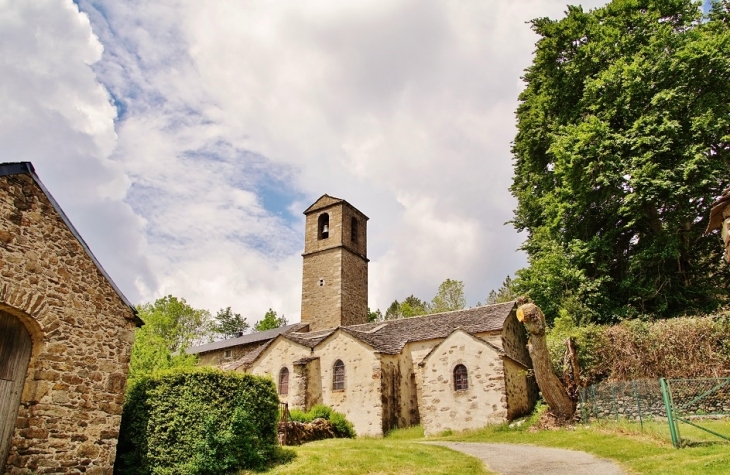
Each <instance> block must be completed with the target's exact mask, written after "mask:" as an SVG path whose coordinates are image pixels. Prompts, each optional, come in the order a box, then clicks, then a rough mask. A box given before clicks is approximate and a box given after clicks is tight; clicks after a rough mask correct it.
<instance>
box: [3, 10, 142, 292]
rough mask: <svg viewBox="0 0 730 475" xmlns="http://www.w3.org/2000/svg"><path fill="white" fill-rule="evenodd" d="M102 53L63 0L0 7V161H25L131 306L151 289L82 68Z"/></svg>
mask: <svg viewBox="0 0 730 475" xmlns="http://www.w3.org/2000/svg"><path fill="white" fill-rule="evenodd" d="M103 50H104V48H103V47H102V45H101V43H100V42H99V40H98V38H97V37H96V36H95V35H94V34H93V32H92V29H91V24H90V22H89V18H88V17H87V16H86V15H85V14H82V13H79V10H78V8H77V7H76V5H75V4H74V3H73V2H71V0H67V1H57V0H53V1H51V0H47V1H42V0H38V1H33V2H25V1H20V0H17V1H10V0H2V1H0V57H2V58H3V60H2V61H0V85H1V86H2V87H0V103H2V105H3V106H2V107H0V160H2V161H6V162H15V161H32V162H33V164H34V166H35V168H36V171H37V172H38V174H39V175H40V177H41V179H42V180H43V181H44V183H45V184H46V186H47V187H48V188H49V190H51V192H52V193H53V195H54V197H55V198H56V200H57V201H58V202H59V203H60V205H61V206H62V207H63V208H64V210H65V211H66V213H67V214H68V215H69V217H70V219H71V221H72V222H73V223H74V225H75V226H76V227H77V228H78V229H79V231H80V233H81V234H82V236H83V237H84V239H85V240H86V242H87V243H88V244H89V246H90V247H91V249H92V251H93V252H94V253H95V254H96V256H97V257H98V258H99V260H100V261H101V263H102V265H104V266H105V268H106V269H107V271H108V272H109V273H110V274H111V275H112V276H113V278H114V279H115V281H116V282H117V284H119V285H120V286H121V287H122V288H124V289H126V291H127V292H126V293H127V294H128V296H129V297H130V298H132V299H136V298H139V295H138V294H135V292H134V289H135V286H134V282H135V281H139V282H142V283H145V285H147V286H150V287H155V286H156V284H155V280H154V275H153V274H152V272H151V271H150V269H149V268H148V266H147V260H146V258H145V257H144V236H143V234H142V232H141V231H142V228H141V224H142V222H141V219H140V218H139V217H138V216H136V215H135V214H134V213H133V212H132V210H131V208H130V207H129V205H127V204H125V203H124V202H123V201H122V199H123V198H124V196H125V195H126V190H127V188H128V187H129V185H130V180H129V178H128V177H127V176H126V175H125V174H124V172H123V170H122V168H121V167H120V166H119V165H118V164H115V163H113V162H111V161H110V160H109V159H108V157H109V155H110V154H111V152H112V150H113V149H114V147H115V144H116V134H115V132H114V118H115V116H116V111H115V110H114V108H113V107H112V106H111V104H110V103H109V96H108V94H107V92H106V90H105V89H104V87H103V86H102V85H101V84H100V83H99V82H98V81H97V80H96V78H95V75H94V72H93V71H92V69H91V68H90V67H89V65H91V64H93V63H94V62H96V61H98V60H99V59H100V58H101V56H102V52H103Z"/></svg>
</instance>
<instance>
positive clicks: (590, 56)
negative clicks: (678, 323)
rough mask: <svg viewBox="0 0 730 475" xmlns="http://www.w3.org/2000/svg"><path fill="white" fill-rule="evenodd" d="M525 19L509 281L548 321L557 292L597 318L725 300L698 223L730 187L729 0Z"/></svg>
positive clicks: (713, 255) (726, 278) (633, 5)
mask: <svg viewBox="0 0 730 475" xmlns="http://www.w3.org/2000/svg"><path fill="white" fill-rule="evenodd" d="M532 27H533V29H534V31H535V32H536V33H537V34H538V35H540V37H541V38H540V40H539V41H538V42H537V49H536V53H535V58H534V62H533V64H532V66H530V67H529V68H528V69H527V71H526V73H525V76H524V81H525V82H526V89H525V90H524V92H523V93H522V94H521V95H520V105H519V107H518V109H517V119H518V133H517V136H516V138H515V141H514V147H513V153H514V156H515V176H514V181H513V184H512V186H511V191H512V193H513V194H514V196H515V197H516V198H517V200H518V207H517V209H516V210H515V216H514V220H513V223H514V225H515V227H516V228H517V229H518V230H520V231H527V233H528V238H527V241H526V242H525V244H524V247H523V249H524V250H526V252H527V254H528V259H529V264H530V266H529V267H528V268H527V269H523V270H521V271H519V272H518V274H517V279H516V282H515V287H516V290H517V291H520V292H526V293H528V294H529V295H530V296H531V297H532V298H533V300H534V301H535V302H536V303H537V304H538V305H539V306H540V307H542V308H543V310H544V311H545V313H546V315H547V317H548V319H552V318H554V317H555V316H556V315H557V313H558V310H559V309H560V308H561V307H564V306H565V302H566V301H568V302H572V304H571V305H572V307H573V308H580V307H581V306H582V308H583V309H585V310H586V312H592V317H593V319H594V320H598V321H611V320H616V319H621V318H625V317H632V316H636V315H641V314H652V315H655V316H660V317H662V316H663V317H666V316H672V315H677V314H681V313H684V312H695V311H709V310H712V309H715V308H717V306H718V305H720V304H721V303H723V302H726V301H727V298H728V289H729V288H730V271H729V270H728V268H727V266H722V265H721V264H720V262H721V259H720V252H721V246H719V245H718V242H717V237H716V236H704V235H703V231H704V228H705V226H706V224H707V218H708V215H709V208H710V204H711V202H712V199H713V197H714V196H716V195H718V194H720V192H721V191H722V190H723V189H724V188H725V187H727V186H728V184H730V173H729V170H730V12H729V8H728V0H722V1H720V2H717V3H716V4H715V6H714V8H713V10H712V12H711V14H710V15H709V17H707V18H704V19H703V17H702V12H701V10H700V8H699V3H698V2H692V1H690V0H614V1H612V2H610V3H609V4H607V5H606V6H605V7H602V8H598V9H595V10H592V11H590V12H584V11H583V10H582V9H581V8H580V7H569V8H568V11H567V13H566V16H565V18H563V19H561V20H558V21H553V20H550V19H547V18H539V19H536V20H534V21H533V22H532ZM576 302H578V303H579V305H575V303H576ZM588 309H590V310H588ZM578 311H579V310H578Z"/></svg>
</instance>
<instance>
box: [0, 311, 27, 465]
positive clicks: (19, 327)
mask: <svg viewBox="0 0 730 475" xmlns="http://www.w3.org/2000/svg"><path fill="white" fill-rule="evenodd" d="M32 346H33V342H32V340H31V338H30V334H29V333H28V330H26V329H25V326H23V324H22V323H21V322H20V320H18V319H17V318H16V317H14V316H13V315H10V314H9V313H6V312H3V311H1V310H0V473H2V472H3V469H4V468H5V459H7V458H8V450H9V448H10V438H11V437H12V435H13V430H14V429H15V419H16V417H17V416H18V406H19V405H20V395H21V393H22V392H23V382H24V381H25V373H26V371H27V370H28V361H29V360H30V353H31V349H32Z"/></svg>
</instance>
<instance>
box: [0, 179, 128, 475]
mask: <svg viewBox="0 0 730 475" xmlns="http://www.w3.org/2000/svg"><path fill="white" fill-rule="evenodd" d="M0 215H1V216H2V219H0V275H2V280H0V309H2V310H3V311H5V312H7V313H9V314H12V315H14V316H16V317H17V318H18V319H20V320H21V322H22V323H23V324H24V325H25V326H26V328H27V329H28V331H29V333H30V334H31V337H32V340H33V349H32V356H31V360H30V364H29V367H28V371H27V374H26V378H25V383H24V387H23V393H22V396H21V404H20V408H19V411H18V417H17V424H16V428H15V431H14V434H13V436H12V439H11V442H10V451H9V455H8V458H7V463H6V465H5V473H8V474H27V473H36V472H46V473H49V472H64V473H82V472H84V473H89V474H111V473H112V465H113V463H114V458H115V452H116V444H117V438H118V435H119V434H118V431H119V423H120V420H121V412H122V403H123V402H124V389H125V384H126V374H127V371H128V367H129V358H130V354H131V348H132V343H133V340H134V329H135V322H134V320H133V317H134V315H133V312H132V310H131V309H130V308H129V307H128V306H127V305H126V304H125V302H124V301H123V300H122V299H121V298H120V296H119V295H118V294H117V293H116V291H115V290H114V288H113V287H112V286H111V285H110V284H109V282H108V281H107V280H106V278H105V277H104V275H103V274H102V273H101V272H100V271H99V269H98V268H97V267H96V265H95V264H94V262H93V261H92V260H91V258H90V257H89V256H88V255H87V254H86V252H85V250H84V249H83V247H82V246H81V244H80V243H79V242H78V240H77V239H76V238H75V236H74V235H73V234H72V232H71V231H70V230H69V229H68V228H67V226H66V225H65V223H64V222H63V220H62V218H61V216H60V215H59V214H58V213H57V212H56V210H55V209H54V208H53V206H52V205H51V203H50V201H49V200H48V198H47V197H46V196H45V194H44V193H43V192H42V190H41V189H40V188H39V187H38V186H37V185H36V183H35V182H34V181H33V180H32V178H31V177H30V176H29V175H11V176H5V177H0Z"/></svg>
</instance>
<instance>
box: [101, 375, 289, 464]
mask: <svg viewBox="0 0 730 475" xmlns="http://www.w3.org/2000/svg"><path fill="white" fill-rule="evenodd" d="M278 404H279V399H278V396H277V394H276V387H275V386H274V382H273V381H272V380H271V379H269V378H262V377H258V376H253V375H250V374H241V373H233V372H222V371H219V370H216V369H212V368H183V369H175V370H171V371H168V372H164V373H160V374H159V375H155V376H154V377H148V378H142V379H140V380H139V381H138V382H137V383H136V384H134V386H133V387H131V388H130V389H129V391H128V392H127V398H126V401H125V403H124V412H123V414H122V425H121V430H120V438H119V445H118V447H117V459H116V464H115V468H114V472H115V473H116V474H123V475H127V474H135V475H137V474H140V475H147V474H154V475H173V474H174V475H188V474H190V475H193V474H195V475H204V474H210V475H213V474H226V473H236V472H237V471H238V470H240V469H243V468H248V469H259V468H262V467H263V466H264V465H265V464H266V463H267V462H268V461H270V460H271V459H272V458H273V457H274V455H275V448H276V444H277V435H276V432H277V431H276V429H277V418H278Z"/></svg>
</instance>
